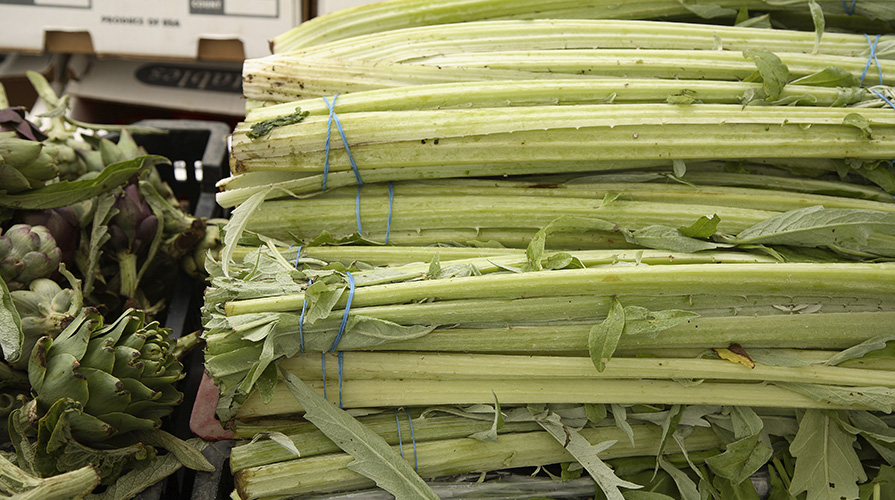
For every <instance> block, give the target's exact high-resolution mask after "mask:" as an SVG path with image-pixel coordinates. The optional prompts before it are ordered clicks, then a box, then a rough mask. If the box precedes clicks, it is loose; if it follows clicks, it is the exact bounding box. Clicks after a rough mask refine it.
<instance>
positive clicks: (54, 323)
mask: <svg viewBox="0 0 895 500" xmlns="http://www.w3.org/2000/svg"><path fill="white" fill-rule="evenodd" d="M10 296H11V297H12V302H13V304H14V305H15V308H16V311H17V312H18V313H19V316H20V317H21V319H22V332H23V333H24V344H23V345H22V357H21V358H19V361H18V362H17V363H16V364H15V365H14V366H15V367H16V368H18V369H20V370H27V369H28V359H29V357H30V353H31V350H32V349H33V348H34V344H35V343H36V342H37V339H39V338H41V337H44V336H50V337H55V336H56V335H58V334H59V332H61V331H62V330H63V329H65V327H66V326H68V324H69V323H70V322H71V321H72V320H73V319H74V315H75V314H76V313H77V312H78V310H80V308H81V305H82V300H81V297H80V295H79V294H78V293H77V292H76V291H75V290H74V289H72V288H62V287H61V286H59V285H58V284H57V283H56V282H55V281H53V280H51V279H47V278H38V279H36V280H34V281H32V282H31V285H30V286H29V289H28V290H15V291H12V292H10Z"/></svg>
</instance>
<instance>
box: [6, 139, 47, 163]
mask: <svg viewBox="0 0 895 500" xmlns="http://www.w3.org/2000/svg"><path fill="white" fill-rule="evenodd" d="M43 147H44V146H43V143H40V142H38V141H29V140H27V139H17V138H4V139H0V162H2V163H3V164H6V165H9V166H11V167H13V168H19V167H23V166H25V165H28V164H29V163H31V162H33V161H34V160H36V159H37V157H38V155H40V152H41V150H42V149H43Z"/></svg>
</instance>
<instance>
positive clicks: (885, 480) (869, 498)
mask: <svg viewBox="0 0 895 500" xmlns="http://www.w3.org/2000/svg"><path fill="white" fill-rule="evenodd" d="M877 488H878V492H879V493H878V496H876V497H874V496H873V495H874V490H876V489H877ZM860 492H861V496H860V498H861V500H880V499H884V498H895V468H893V467H890V466H886V465H883V466H881V467H880V468H879V473H877V475H876V477H875V478H873V480H872V481H870V482H868V483H864V484H862V485H861V487H860Z"/></svg>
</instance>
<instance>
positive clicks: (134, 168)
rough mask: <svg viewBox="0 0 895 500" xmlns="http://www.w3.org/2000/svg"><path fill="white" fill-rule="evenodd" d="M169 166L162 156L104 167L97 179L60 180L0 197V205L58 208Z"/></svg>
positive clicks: (24, 207)
mask: <svg viewBox="0 0 895 500" xmlns="http://www.w3.org/2000/svg"><path fill="white" fill-rule="evenodd" d="M168 163H170V162H169V161H168V159H167V158H165V157H163V156H140V157H137V158H134V159H132V160H127V161H122V162H118V163H114V164H112V165H109V166H107V167H106V168H105V169H103V171H102V172H100V173H99V175H97V176H96V177H93V178H88V179H81V180H76V181H61V182H55V183H53V184H48V185H46V186H44V187H42V188H38V189H33V190H31V191H27V192H24V193H19V194H0V206H5V207H10V208H15V209H18V210H45V209H49V208H58V207H64V206H68V205H74V204H75V203H79V202H82V201H84V200H87V199H90V198H93V197H95V196H98V195H100V194H102V193H108V192H109V191H112V190H113V189H115V188H116V187H119V186H122V185H124V184H127V182H128V181H129V180H130V179H131V178H132V177H134V176H135V175H139V174H140V173H141V172H144V171H146V170H148V169H150V168H151V167H152V166H154V165H160V164H168Z"/></svg>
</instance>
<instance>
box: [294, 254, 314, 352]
mask: <svg viewBox="0 0 895 500" xmlns="http://www.w3.org/2000/svg"><path fill="white" fill-rule="evenodd" d="M298 250H299V251H301V247H298ZM295 260H298V257H296V258H295ZM311 283H313V281H312V280H308V287H310V286H311ZM305 290H307V288H305ZM305 293H306V294H307V292H305ZM307 311H308V298H307V296H305V300H304V302H302V304H301V315H300V316H299V317H298V352H302V353H303V352H305V330H304V325H305V313H306V312H307Z"/></svg>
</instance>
